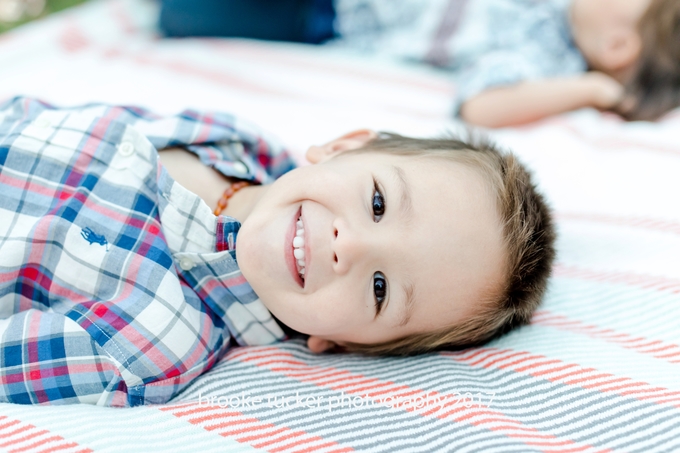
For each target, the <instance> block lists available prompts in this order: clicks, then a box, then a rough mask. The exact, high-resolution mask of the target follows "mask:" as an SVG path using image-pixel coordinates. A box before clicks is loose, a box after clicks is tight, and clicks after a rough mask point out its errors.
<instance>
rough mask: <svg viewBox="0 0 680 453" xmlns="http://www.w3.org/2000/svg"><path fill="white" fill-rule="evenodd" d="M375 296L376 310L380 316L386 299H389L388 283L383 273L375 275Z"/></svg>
mask: <svg viewBox="0 0 680 453" xmlns="http://www.w3.org/2000/svg"><path fill="white" fill-rule="evenodd" d="M373 295H374V297H375V309H376V311H377V312H378V314H380V310H381V309H382V305H383V303H384V302H385V297H387V281H386V280H385V276H384V275H383V274H382V272H376V273H375V274H373Z"/></svg>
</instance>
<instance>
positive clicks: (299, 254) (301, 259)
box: [293, 219, 305, 280]
mask: <svg viewBox="0 0 680 453" xmlns="http://www.w3.org/2000/svg"><path fill="white" fill-rule="evenodd" d="M295 225H296V227H297V230H296V231H295V237H294V238H293V256H295V259H296V260H297V265H298V273H299V274H300V277H302V279H303V280H304V275H305V250H304V248H303V247H304V246H305V239H304V236H305V227H304V225H303V223H302V219H298V221H297V222H296V224H295Z"/></svg>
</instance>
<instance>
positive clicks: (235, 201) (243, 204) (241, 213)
mask: <svg viewBox="0 0 680 453" xmlns="http://www.w3.org/2000/svg"><path fill="white" fill-rule="evenodd" d="M269 188H270V185H253V186H248V187H244V188H242V189H241V190H239V191H238V192H236V193H235V194H234V195H232V197H231V198H230V199H229V204H228V205H227V208H226V209H225V210H224V211H222V214H223V215H227V216H230V217H233V218H235V219H236V220H238V221H239V222H241V223H243V222H244V221H245V220H246V219H247V218H248V216H249V215H250V213H251V212H252V211H253V208H254V207H255V205H257V203H258V202H259V201H260V199H261V198H262V196H263V195H264V194H265V193H266V192H267V191H268V190H269Z"/></svg>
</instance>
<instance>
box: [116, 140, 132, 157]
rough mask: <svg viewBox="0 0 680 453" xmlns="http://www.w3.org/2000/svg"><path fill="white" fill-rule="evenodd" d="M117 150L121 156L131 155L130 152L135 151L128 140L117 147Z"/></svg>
mask: <svg viewBox="0 0 680 453" xmlns="http://www.w3.org/2000/svg"><path fill="white" fill-rule="evenodd" d="M118 152H119V153H120V155H121V156H124V157H127V156H131V155H132V153H134V152H135V147H134V145H133V144H132V143H130V142H123V143H121V145H120V146H119V147H118Z"/></svg>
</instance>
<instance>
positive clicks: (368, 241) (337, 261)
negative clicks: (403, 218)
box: [331, 222, 379, 275]
mask: <svg viewBox="0 0 680 453" xmlns="http://www.w3.org/2000/svg"><path fill="white" fill-rule="evenodd" d="M333 234H334V237H333V245H332V247H331V249H332V252H333V257H332V258H333V263H332V265H333V270H334V271H335V272H336V273H338V274H340V275H344V274H346V273H347V272H349V271H350V269H352V267H353V266H356V265H359V263H362V262H366V261H367V259H368V258H370V257H371V256H373V254H374V253H375V249H376V248H377V247H378V246H379V244H377V243H376V240H377V238H372V235H371V233H370V232H367V231H359V230H357V229H353V228H350V227H348V226H347V224H345V223H343V222H335V223H334V224H333Z"/></svg>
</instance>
